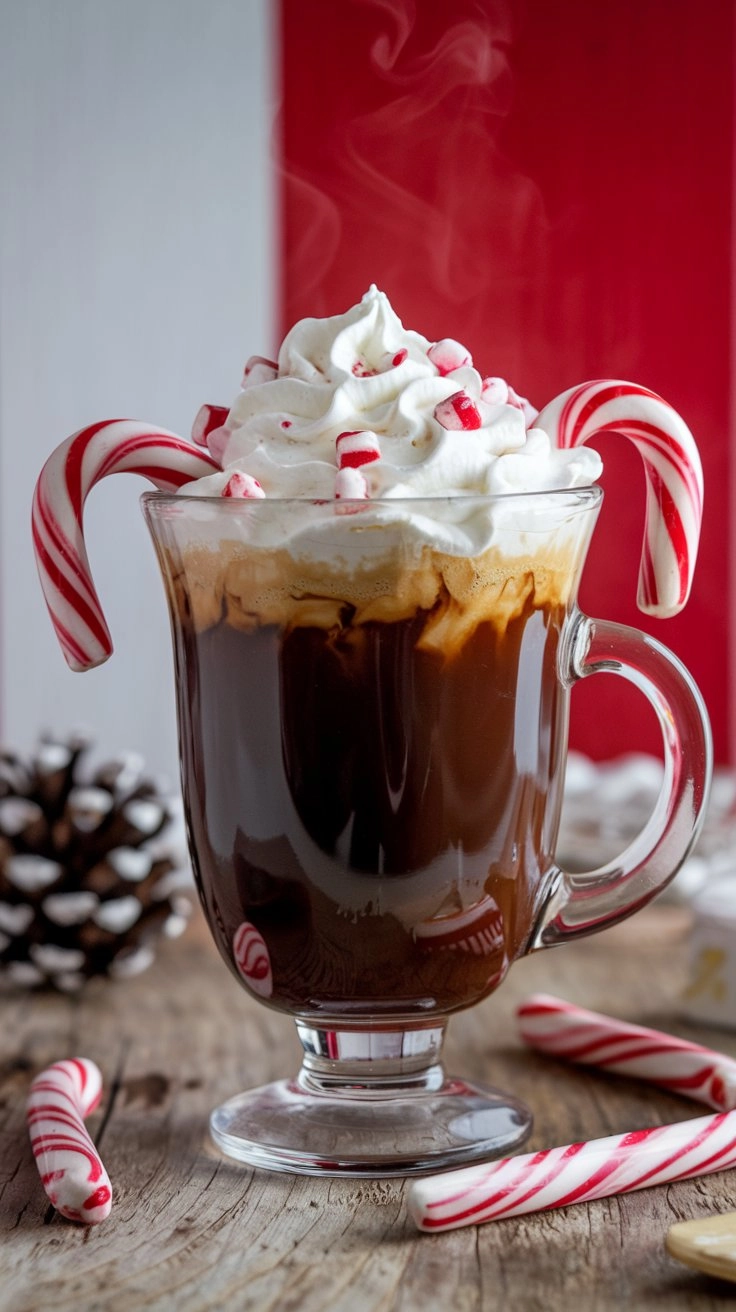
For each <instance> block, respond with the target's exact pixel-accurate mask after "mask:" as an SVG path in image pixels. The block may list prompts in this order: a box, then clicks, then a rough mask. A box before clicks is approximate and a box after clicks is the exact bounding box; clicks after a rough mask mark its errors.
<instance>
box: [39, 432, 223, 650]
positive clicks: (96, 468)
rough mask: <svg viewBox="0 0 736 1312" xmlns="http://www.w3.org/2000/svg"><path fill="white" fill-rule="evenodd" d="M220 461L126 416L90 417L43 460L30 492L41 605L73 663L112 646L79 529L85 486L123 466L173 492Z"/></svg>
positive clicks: (125, 470) (122, 470) (121, 470)
mask: <svg viewBox="0 0 736 1312" xmlns="http://www.w3.org/2000/svg"><path fill="white" fill-rule="evenodd" d="M219 468H220V466H219V465H218V464H217V463H216V462H215V461H214V460H213V459H212V457H211V456H209V455H208V454H207V453H206V452H204V451H202V450H199V449H198V448H197V447H195V446H193V445H192V443H191V442H186V441H185V440H184V439H183V438H181V437H177V435H176V434H175V433H170V432H169V431H168V430H167V429H165V428H153V427H151V425H150V424H144V423H140V422H138V421H136V420H131V419H109V420H105V421H103V422H101V423H98V424H91V425H90V426H89V427H88V428H83V429H81V430H80V431H79V432H78V433H75V434H74V435H73V436H72V437H70V438H68V439H67V441H66V442H63V443H62V444H61V446H59V447H57V448H56V450H55V451H54V452H53V453H52V455H51V456H50V457H49V459H48V460H47V461H46V464H45V465H44V467H43V469H42V471H41V474H40V477H39V479H38V483H37V484H36V490H35V493H34V497H33V513H32V527H33V545H34V548H35V552H36V563H37V565H38V572H39V575H40V579H41V587H42V589H43V593H44V597H45V599H46V605H47V606H48V609H49V614H50V615H51V620H52V623H53V625H54V628H55V629H56V635H57V637H58V639H59V642H60V644H61V648H62V650H63V652H64V656H65V657H66V660H67V663H68V664H69V665H70V667H71V668H72V669H73V670H89V669H92V668H93V667H94V666H95V665H101V664H102V662H103V661H105V660H107V658H108V656H109V655H110V654H111V652H112V640H111V638H110V633H109V630H108V627H107V624H106V623H105V618H104V616H103V613H102V609H101V606H100V602H99V599H98V596H97V593H96V591H95V587H94V584H93V582H92V575H91V572H90V566H89V560H88V557H87V551H86V548H85V545H84V535H83V531H82V512H83V508H84V502H85V499H86V497H87V495H88V493H89V492H90V490H91V488H93V487H94V485H95V483H98V482H99V481H100V479H101V478H104V477H105V476H106V475H107V474H119V473H130V474H142V475H143V476H144V477H145V478H148V479H149V480H150V481H151V482H152V483H153V484H154V486H155V487H157V488H158V489H159V491H161V492H175V491H176V490H177V489H178V488H180V487H181V486H182V485H183V484H184V483H188V482H190V481H191V480H192V479H197V478H203V477H204V476H205V475H207V474H212V473H214V472H215V471H216V470H219Z"/></svg>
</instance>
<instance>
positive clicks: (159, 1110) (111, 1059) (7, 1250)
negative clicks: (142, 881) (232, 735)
mask: <svg viewBox="0 0 736 1312" xmlns="http://www.w3.org/2000/svg"><path fill="white" fill-rule="evenodd" d="M684 926H685V922H684V918H683V913H682V912H680V911H677V910H673V909H672V908H665V909H653V910H649V911H647V912H644V913H642V914H641V915H640V916H639V917H638V918H637V919H636V920H634V921H631V922H629V923H628V924H627V925H624V926H621V927H619V929H617V930H614V931H610V932H609V933H608V934H606V935H603V936H601V937H600V938H598V939H596V940H588V941H583V942H581V943H579V944H575V945H574V946H571V947H568V948H565V949H560V950H558V951H556V952H554V953H547V954H539V955H537V956H536V957H534V958H530V959H528V960H527V961H524V962H521V963H519V964H518V965H517V966H516V967H515V968H514V970H513V971H512V974H511V976H510V978H509V980H508V981H507V982H506V983H505V984H504V986H503V988H502V989H501V990H500V991H499V993H498V995H497V996H496V997H495V998H492V999H490V1000H489V1001H488V1002H487V1003H485V1004H484V1005H483V1006H481V1007H478V1008H476V1009H475V1010H474V1011H472V1012H469V1013H466V1014H465V1015H463V1016H459V1017H455V1018H454V1019H453V1021H452V1022H451V1025H450V1029H449V1037H448V1042H447V1063H448V1066H449V1068H451V1069H452V1070H455V1071H457V1072H459V1073H462V1074H464V1075H466V1076H468V1077H469V1078H471V1079H472V1078H476V1079H480V1080H484V1081H486V1082H491V1083H493V1082H495V1083H497V1084H499V1085H500V1086H501V1087H506V1088H510V1089H513V1090H514V1092H516V1093H517V1094H518V1095H519V1096H521V1097H522V1098H525V1099H526V1100H527V1101H528V1102H529V1104H530V1105H531V1106H532V1108H533V1110H534V1112H535V1118H536V1124H535V1131H534V1137H533V1139H532V1146H535V1147H542V1146H549V1145H551V1144H554V1143H561V1142H563V1141H569V1140H574V1139H577V1138H590V1137H593V1136H597V1135H602V1134H608V1133H615V1132H619V1131H621V1130H624V1129H631V1128H634V1127H635V1126H638V1125H651V1124H657V1123H662V1122H667V1121H670V1120H676V1119H684V1118H685V1117H689V1116H694V1115H698V1114H702V1109H701V1112H699V1111H698V1109H697V1108H696V1107H695V1105H694V1104H691V1103H687V1102H685V1101H684V1100H682V1099H679V1098H675V1097H672V1096H669V1095H667V1094H665V1093H662V1092H658V1091H654V1090H651V1089H647V1088H646V1087H645V1086H643V1085H640V1084H637V1083H635V1082H634V1081H629V1080H623V1079H620V1078H616V1077H613V1076H609V1077H606V1076H603V1075H600V1074H596V1073H595V1072H593V1071H582V1070H575V1069H573V1068H571V1067H567V1066H565V1065H563V1064H562V1063H556V1062H553V1061H550V1060H549V1059H546V1058H543V1057H540V1056H536V1055H534V1054H532V1053H529V1052H526V1051H524V1050H523V1049H522V1048H521V1047H520V1046H519V1044H518V1042H517V1040H516V1037H515V1032H514V1022H513V1013H514V1008H515V1005H516V1003H517V1002H518V1001H519V1000H520V999H521V998H522V997H523V996H524V995H525V994H526V993H527V992H529V991H531V990H532V989H540V988H542V989H547V990H548V991H554V992H558V993H560V994H561V995H562V996H565V997H569V998H571V999H574V1000H577V1001H580V1002H583V1003H585V1004H586V1005H588V1006H593V1007H599V1008H602V1009H604V1010H606V1009H607V1010H615V1011H616V1012H617V1013H618V1014H621V1015H626V1016H628V1017H630V1018H632V1019H636V1020H639V1021H643V1022H644V1023H647V1022H648V1023H652V1024H657V1025H662V1026H666V1027H668V1028H672V1029H677V1030H679V1031H681V1032H682V1033H685V1034H688V1035H693V1036H695V1037H697V1038H699V1039H700V1040H701V1041H706V1042H713V1043H715V1044H716V1045H717V1046H720V1047H722V1048H723V1049H724V1050H726V1051H729V1052H731V1053H733V1054H734V1055H736V1034H735V1035H731V1034H727V1033H724V1032H716V1031H711V1032H708V1031H706V1030H699V1031H697V1032H696V1031H693V1030H692V1029H688V1027H687V1026H685V1025H680V1024H679V1023H678V1022H677V1020H676V1018H675V1017H674V1016H673V1014H672V1008H673V1000H674V998H675V997H676V994H677V990H678V988H679V987H680V985H681V982H682V978H683V975H684V969H685V962H684V946H683V935H684ZM0 1020H1V1022H2V1023H1V1025H0V1291H1V1292H0V1307H2V1309H3V1312H37V1310H40V1309H46V1308H49V1307H51V1306H53V1307H54V1309H55V1312H72V1309H74V1312H127V1309H130V1310H131V1312H133V1310H135V1312H138V1310H139V1309H152V1310H155V1312H168V1310H169V1309H173V1308H176V1309H177V1312H206V1310H208V1309H217V1312H220V1309H222V1310H223V1312H231V1310H232V1312H266V1310H272V1312H291V1310H292V1309H293V1312H297V1309H298V1312H328V1310H329V1312H348V1310H349V1312H379V1310H380V1312H383V1310H384V1309H385V1310H388V1309H396V1310H397V1312H410V1310H411V1309H414V1308H418V1307H421V1308H423V1309H429V1310H430V1312H431V1310H432V1309H435V1308H436V1309H438V1310H439V1309H442V1312H446V1309H447V1308H448V1307H451V1308H452V1309H453V1312H455V1310H457V1312H475V1310H476V1309H478V1310H480V1309H483V1312H494V1309H499V1310H500V1309H505V1308H511V1307H513V1308H514V1310H515V1312H516V1310H517V1309H519V1312H536V1309H540V1312H541V1309H544V1312H556V1309H565V1310H566V1309H567V1308H568V1306H569V1305H571V1304H573V1305H575V1306H581V1307H585V1308H586V1309H593V1310H594V1312H597V1310H598V1309H600V1310H601V1312H606V1310H607V1309H618V1308H624V1307H626V1308H636V1309H637V1312H638V1310H639V1309H643V1310H644V1312H647V1310H648V1309H652V1310H654V1309H657V1310H661V1309H665V1308H666V1309H667V1310H668V1312H669V1310H670V1309H672V1310H673V1312H689V1310H690V1309H697V1310H698V1312H709V1310H710V1309H712V1308H718V1307H720V1306H721V1305H722V1304H723V1303H725V1302H726V1300H727V1299H728V1298H729V1296H730V1292H729V1287H728V1286H726V1285H722V1284H720V1283H719V1282H717V1281H714V1280H710V1279H708V1278H707V1277H704V1276H699V1275H698V1274H697V1273H695V1272H690V1271H688V1270H687V1269H686V1268H684V1267H680V1266H679V1265H678V1264H677V1263H675V1262H674V1261H673V1260H672V1259H671V1258H669V1257H668V1256H667V1255H666V1254H665V1251H664V1235H665V1232H666V1230H667V1228H668V1226H669V1225H670V1224H671V1223H672V1222H673V1221H675V1220H681V1219H686V1218H688V1217H691V1216H695V1215H703V1214H705V1213H707V1212H708V1211H725V1210H729V1209H733V1208H736V1173H726V1174H724V1175H719V1176H711V1177H709V1178H708V1179H706V1180H700V1181H690V1182H688V1183H683V1184H680V1185H673V1186H670V1187H669V1188H666V1189H665V1188H663V1189H658V1190H648V1191H646V1192H644V1193H640V1194H634V1195H631V1196H629V1197H623V1198H618V1199H607V1200H602V1201H600V1202H598V1203H594V1204H591V1205H588V1206H582V1207H577V1208H569V1209H568V1210H567V1211H566V1212H550V1213H547V1214H545V1215H541V1216H532V1217H522V1218H518V1219H515V1220H509V1221H504V1222H500V1223H496V1224H492V1225H487V1226H484V1227H482V1228H480V1229H477V1230H474V1229H471V1230H465V1231H458V1232H455V1233H453V1234H447V1235H435V1236H419V1235H418V1234H417V1233H416V1231H415V1230H414V1228H413V1226H412V1224H411V1222H410V1221H409V1220H408V1218H407V1216H406V1210H405V1196H406V1185H405V1184H404V1183H403V1182H401V1181H395V1180H389V1181H380V1182H379V1181H353V1182H351V1181H342V1180H333V1181H317V1180H313V1179H304V1178H297V1177H294V1178H291V1177H288V1176H282V1175H271V1174H268V1173H265V1172H260V1171H253V1170H251V1169H249V1168H247V1167H239V1166H237V1165H236V1164H234V1163H231V1162H228V1161H225V1160H224V1159H222V1158H220V1157H218V1156H217V1154H216V1153H215V1151H214V1149H213V1148H211V1147H210V1145H209V1143H208V1140H207V1129H206V1126H207V1114H208V1112H209V1109H210V1108H211V1107H212V1106H214V1105H215V1104H216V1103H217V1102H218V1101H221V1100H222V1099H223V1098H225V1097H227V1096H228V1095H230V1094H232V1093H234V1092H237V1091H238V1090H239V1089H240V1088H244V1087H246V1086H247V1085H253V1084H258V1083H261V1082H263V1081H265V1080H268V1079H273V1078H276V1077H278V1076H279V1075H283V1074H286V1073H289V1072H290V1071H293V1070H294V1069H295V1067H296V1063H297V1060H298V1045H297V1042H296V1038H295V1035H294V1033H293V1028H292V1026H291V1022H290V1021H289V1020H288V1019H286V1018H284V1017H281V1016H279V1015H277V1014H275V1013H272V1012H269V1011H268V1010H267V1009H266V1008H264V1007H262V1006H260V1005H258V1004H255V1003H252V1002H251V1001H250V1000H249V999H248V998H246V997H245V996H244V994H243V993H242V992H241V991H240V990H239V989H238V986H237V984H236V983H235V982H234V981H233V980H232V979H231V978H230V976H229V975H228V972H227V971H226V970H225V969H224V967H223V966H222V964H221V963H220V961H219V959H218V958H217V957H216V955H215V953H214V950H213V949H212V948H211V946H210V945H209V942H208V940H207V938H206V933H205V931H204V929H203V927H202V926H201V924H200V923H197V924H195V926H194V927H193V928H192V930H191V931H190V932H189V933H188V935H187V937H186V939H185V940H183V941H179V942H178V943H173V944H169V945H167V946H166V947H165V948H163V949H162V951H161V955H160V959H159V960H158V961H157V963H156V965H155V966H154V967H153V968H152V970H151V971H150V972H149V973H148V974H147V975H144V976H141V977H140V978H139V979H136V980H131V981H128V982H126V983H125V984H120V985H116V986H105V985H99V986H97V985H95V986H93V987H92V988H90V990H89V991H88V992H87V993H86V994H85V995H84V996H83V997H82V998H81V999H70V998H62V997H59V998H56V997H49V998H46V997H44V998H40V997H29V996H15V997H4V998H0ZM76 1051H78V1052H80V1053H82V1054H83V1055H86V1056H90V1057H92V1058H93V1059H94V1060H96V1061H97V1062H98V1063H99V1064H100V1066H101V1067H102V1069H103V1071H104V1073H105V1079H106V1090H107V1092H106V1099H105V1102H104V1104H103V1107H102V1108H101V1110H100V1111H99V1112H98V1113H97V1114H96V1116H95V1117H93V1118H91V1126H90V1128H91V1129H92V1131H93V1133H94V1134H96V1135H97V1137H98V1138H99V1141H100V1146H101V1150H102V1153H103V1157H104V1160H105V1163H106V1165H107V1167H108V1170H109V1172H110V1175H111V1177H112V1180H113V1186H114V1188H115V1204H114V1208H113V1213H112V1216H111V1218H110V1220H109V1221H108V1222H106V1223H105V1224H104V1225H102V1226H100V1227H98V1228H96V1229H94V1230H84V1229H80V1228H79V1227H76V1226H73V1225H70V1224H69V1223H67V1222H64V1221H63V1220H60V1219H59V1218H58V1217H57V1216H56V1215H55V1213H53V1211H52V1210H51V1209H49V1208H48V1207H47V1205H46V1202H45V1197H44V1195H43V1192H42V1190H41V1188H40V1185H39V1183H38V1179H37V1176H36V1172H35V1167H34V1165H33V1162H32V1160H31V1157H30V1152H29V1150H28V1147H27V1141H26V1137H25V1129H24V1122H23V1101H24V1097H25V1093H26V1090H27V1086H28V1082H29V1079H30V1076H31V1073H32V1072H34V1071H36V1070H37V1069H39V1067H41V1066H43V1065H44V1064H46V1063H47V1062H48V1061H51V1060H53V1059H55V1058H58V1057H60V1056H68V1055H72V1054H73V1053H74V1052H76Z"/></svg>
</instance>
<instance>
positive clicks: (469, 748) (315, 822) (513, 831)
mask: <svg viewBox="0 0 736 1312" xmlns="http://www.w3.org/2000/svg"><path fill="white" fill-rule="evenodd" d="M179 604H180V605H181V604H182V596H181V594H179ZM185 604H186V603H185ZM180 619H181V624H180V626H179V630H178V632H177V636H176V646H177V663H178V676H179V678H178V686H179V716H180V727H181V740H182V760H183V778H184V789H185V801H186V807H187V812H188V817H189V824H190V827H191V836H192V839H193V847H194V850H195V853H196V857H195V862H196V867H197V869H196V873H197V878H198V883H199V888H200V893H201V897H202V901H203V904H204V907H205V909H206V913H207V916H208V919H209V922H210V925H211V927H212V930H213V933H214V935H215V938H216V940H217V943H218V946H219V948H220V951H221V952H222V954H223V956H224V957H225V959H226V960H227V961H228V962H229V964H230V965H231V967H232V968H233V969H235V966H234V957H233V946H232V945H233V937H234V935H235V934H236V932H237V930H238V927H239V926H240V925H241V924H242V923H243V922H244V921H248V922H250V924H252V925H253V926H255V928H256V930H257V931H258V933H259V934H260V936H261V937H262V939H263V941H264V943H265V946H266V949H267V952H268V956H269V958H270V968H271V972H272V981H273V983H272V991H271V993H270V997H269V1001H270V1002H271V1003H272V1004H273V1005H275V1006H277V1007H283V1008H286V1009H288V1010H289V1011H295V1012H297V1013H298V1014H300V1015H302V1016H305V1017H311V1018H313V1019H315V1020H316V1019H317V1018H320V1019H324V1018H332V1019H335V1020H339V1021H340V1022H341V1023H342V1024H343V1026H344V1024H345V1023H349V1022H350V1021H351V1020H352V1021H354V1022H357V1023H359V1022H360V1020H361V1019H363V1020H366V1019H368V1018H374V1019H375V1018H381V1017H384V1018H386V1019H387V1020H391V1019H393V1018H395V1017H398V1016H403V1017H414V1018H415V1019H418V1018H419V1017H421V1016H427V1017H428V1019H429V1018H431V1015H432V1013H433V1012H436V1011H437V1010H441V1011H451V1010H453V1009H456V1008H459V1007H464V1006H469V1005H471V1004H472V1003H474V1002H476V1001H478V1000H479V999H480V998H481V997H483V996H484V995H485V994H487V993H488V992H490V990H491V989H492V988H494V987H495V986H496V984H497V983H498V982H499V980H500V979H501V978H502V977H503V975H504V974H505V971H506V969H507V968H508V965H509V963H510V962H511V961H512V960H513V959H514V958H515V957H517V956H518V955H519V954H520V953H521V952H522V951H523V950H524V947H525V945H526V943H527V940H528V937H529V935H530V932H531V930H532V927H533V923H534V917H535V911H536V909H537V907H538V905H539V902H540V899H541V896H542V885H543V881H544V880H545V878H546V877H547V876H548V873H549V870H550V867H551V864H552V854H551V846H552V843H553V841H554V834H555V831H556V824H557V817H558V809H559V802H560V797H559V794H560V788H561V774H562V770H561V759H562V754H563V752H564V747H565V736H566V700H565V698H566V694H565V693H564V692H563V690H562V689H561V687H560V685H559V683H558V680H557V677H556V673H555V669H556V655H557V647H558V639H559V632H560V627H561V624H562V622H563V619H564V612H563V610H562V608H561V607H558V608H552V607H547V608H538V607H535V603H534V591H533V588H532V589H531V594H530V595H529V597H528V600H527V602H526V603H525V604H524V607H523V609H522V611H521V613H520V614H518V615H517V617H516V618H513V619H512V620H510V622H509V623H508V626H507V627H506V628H505V629H503V631H499V630H498V629H497V628H496V627H495V626H494V625H493V624H492V623H489V622H486V623H481V624H480V625H478V627H476V628H475V631H474V632H473V633H472V636H471V637H470V638H468V640H467V641H466V642H465V643H464V645H462V646H461V647H460V648H459V649H458V650H457V651H456V652H455V653H454V654H453V655H452V656H450V657H445V656H444V655H443V654H441V653H439V652H437V651H432V650H422V648H421V646H420V644H419V639H420V636H421V633H422V630H423V627H424V624H425V620H426V615H424V614H421V613H420V614H419V615H417V616H416V618H414V619H412V620H403V621H399V622H387V623H380V622H372V623H365V624H362V625H359V626H358V625H355V626H353V625H351V623H350V619H351V611H350V608H349V607H346V610H345V615H344V624H343V626H342V627H341V628H338V629H332V630H330V631H326V630H324V629H321V628H313V627H304V628H293V629H291V630H290V631H282V630H280V629H279V628H278V627H276V626H264V627H260V628H256V629H254V630H252V631H250V632H246V631H239V630H238V629H237V628H234V627H232V626H231V625H230V624H228V623H226V622H224V621H223V622H221V623H219V624H216V625H214V626H213V627H210V628H208V629H206V630H204V631H201V632H195V629H194V627H193V625H192V623H191V621H190V620H189V619H188V618H187V617H186V615H184V616H180Z"/></svg>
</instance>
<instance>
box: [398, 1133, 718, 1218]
mask: <svg viewBox="0 0 736 1312" xmlns="http://www.w3.org/2000/svg"><path fill="white" fill-rule="evenodd" d="M734 1164H736V1111H734V1112H719V1113H717V1114H716V1115H714V1116H701V1117H699V1118H698V1119H697V1120H694V1121H683V1122H681V1123H680V1124H677V1125H656V1126H654V1127H653V1128H652V1129H649V1130H634V1131H632V1132H630V1133H628V1134H613V1135H610V1136H609V1137H608V1138H606V1139H591V1140H590V1141H589V1142H588V1143H573V1144H567V1145H566V1146H565V1147H563V1148H549V1149H547V1150H546V1151H543V1152H537V1153H523V1154H522V1155H520V1156H519V1157H506V1158H504V1160H503V1161H499V1162H490V1163H489V1164H488V1165H486V1166H471V1167H468V1168H467V1169H466V1170H463V1171H450V1172H448V1173H447V1174H446V1175H436V1176H430V1177H429V1178H428V1179H426V1180H419V1181H417V1183H416V1184H414V1185H412V1188H411V1191H410V1194H409V1212H410V1214H411V1216H412V1217H413V1219H414V1221H415V1222H416V1224H417V1226H418V1227H419V1229H420V1230H425V1231H440V1230H457V1229H459V1227H460V1226H464V1225H479V1224H481V1222H483V1221H494V1220H497V1219H499V1218H501V1217H507V1216H521V1215H522V1214H524V1213H526V1212H542V1211H547V1210H549V1209H550V1208H553V1207H569V1206H570V1204H571V1203H586V1202H590V1201H591V1200H592V1199H594V1198H610V1197H611V1196H612V1195H613V1194H624V1193H632V1192H633V1191H634V1190H635V1189H647V1188H649V1187H650V1186H652V1185H657V1184H669V1183H671V1182H672V1181H673V1180H689V1179H691V1178H692V1177H693V1176H699V1175H709V1174H710V1173H711V1172H713V1171H725V1170H726V1169H727V1168H728V1167H729V1166H733V1165H734Z"/></svg>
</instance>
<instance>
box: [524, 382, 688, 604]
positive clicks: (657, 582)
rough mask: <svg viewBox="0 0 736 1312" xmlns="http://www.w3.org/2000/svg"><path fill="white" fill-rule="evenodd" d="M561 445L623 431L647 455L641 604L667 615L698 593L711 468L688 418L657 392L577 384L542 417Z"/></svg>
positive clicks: (540, 425)
mask: <svg viewBox="0 0 736 1312" xmlns="http://www.w3.org/2000/svg"><path fill="white" fill-rule="evenodd" d="M535 427H536V428H542V429H544V431H545V433H547V434H548V436H549V437H550V438H551V440H552V442H553V443H554V444H555V445H556V446H558V447H575V446H580V445H581V444H582V443H584V442H588V441H589V440H590V439H591V438H593V437H596V436H598V434H600V433H608V432H613V433H621V434H622V435H623V436H624V437H628V438H629V439H630V440H631V441H632V442H633V444H634V446H635V447H636V449H637V451H638V452H639V455H640V456H641V458H642V460H643V462H644V473H645V478H646V496H647V499H646V522H645V527H644V544H643V548H642V556H641V564H640V568H639V593H638V604H639V609H640V610H643V611H644V612H645V613H646V614H648V615H656V616H659V617H660V618H665V617H667V616H669V615H676V614H677V613H678V611H680V610H682V608H683V606H684V605H685V602H686V601H687V599H688V596H689V593H690V587H691V584H692V579H693V570H694V568H695V558H696V555H697V551H698V540H699V537H700V524H701V520H702V515H703V472H702V467H701V463H700V456H699V455H698V449H697V447H696V445H695V440H694V438H693V435H692V433H691V432H690V429H689V428H688V426H687V424H686V423H685V421H684V420H683V419H681V418H680V416H679V415H678V414H677V411H676V410H673V409H672V406H671V405H668V404H667V402H666V401H663V400H662V398H661V397H660V396H657V394H656V392H650V391H649V390H648V389H647V388H646V387H639V386H638V385H637V384H636V383H626V382H621V381H619V380H617V379H604V380H599V381H596V382H589V383H581V384H580V385H579V386H577V387H571V388H570V389H569V391H567V392H563V393H562V395H561V396H558V397H556V398H555V400H554V401H550V403H549V405H547V406H545V408H544V409H543V410H542V411H541V413H540V414H539V416H538V418H537V419H536V420H535Z"/></svg>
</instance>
